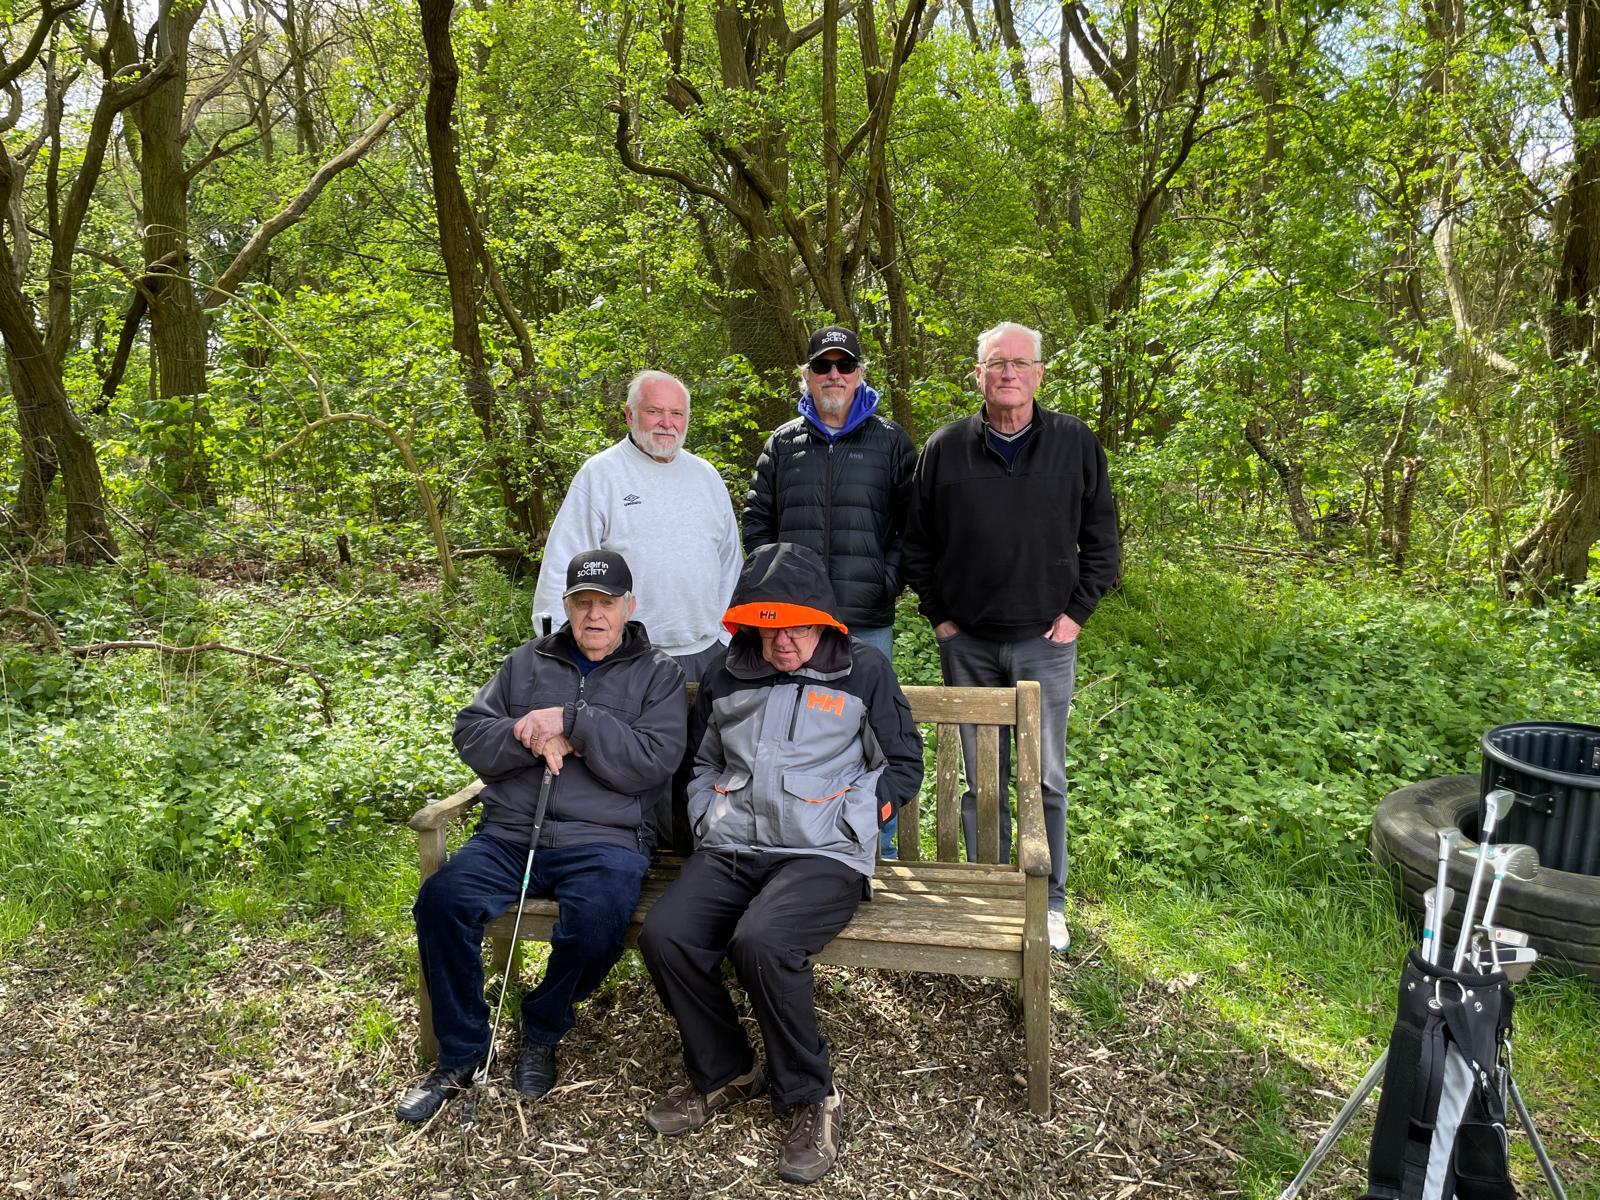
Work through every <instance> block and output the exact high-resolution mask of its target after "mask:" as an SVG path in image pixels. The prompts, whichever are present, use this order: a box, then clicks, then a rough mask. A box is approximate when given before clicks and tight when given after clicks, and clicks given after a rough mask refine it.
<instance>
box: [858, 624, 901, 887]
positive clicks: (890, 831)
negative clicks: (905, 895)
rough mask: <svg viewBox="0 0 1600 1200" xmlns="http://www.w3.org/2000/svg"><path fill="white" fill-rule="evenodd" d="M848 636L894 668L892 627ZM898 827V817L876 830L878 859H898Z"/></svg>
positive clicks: (881, 627) (859, 629)
mask: <svg viewBox="0 0 1600 1200" xmlns="http://www.w3.org/2000/svg"><path fill="white" fill-rule="evenodd" d="M850 636H851V637H853V638H856V639H858V640H859V641H863V642H865V643H866V644H867V645H869V646H871V647H872V648H873V649H874V650H876V651H878V652H879V653H880V654H882V655H883V656H884V657H885V658H887V659H888V660H889V666H890V667H893V666H894V626H893V625H881V626H879V627H878V628H876V629H866V628H863V627H862V626H860V625H852V626H851V627H850ZM899 827H900V818H899V817H890V818H889V822H888V824H886V825H884V826H883V827H882V828H881V829H879V830H878V857H879V858H899V857H900V852H899V850H897V849H896V848H895V842H894V833H895V830H896V829H898V828H899Z"/></svg>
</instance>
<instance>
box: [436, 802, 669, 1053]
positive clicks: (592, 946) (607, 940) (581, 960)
mask: <svg viewBox="0 0 1600 1200" xmlns="http://www.w3.org/2000/svg"><path fill="white" fill-rule="evenodd" d="M527 857H528V847H527V844H526V843H520V844H519V843H517V842H513V841H508V840H506V839H505V838H501V837H496V836H495V835H494V834H490V833H476V834H474V835H473V836H472V837H471V839H469V840H468V842H467V844H466V845H465V846H463V847H461V849H460V850H458V851H456V853H455V854H454V855H452V856H451V857H450V858H449V860H447V861H446V862H445V864H444V866H442V867H440V868H439V870H438V871H436V872H435V873H434V874H433V875H430V876H429V877H428V878H427V879H426V880H425V881H424V882H423V884H422V887H421V888H420V889H419V890H418V892H417V902H416V904H415V905H413V906H412V909H411V914H412V916H413V917H415V918H416V922H417V950H418V955H419V957H420V959H421V963H422V975H423V978H424V979H425V980H426V981H427V984H428V995H429V996H430V997H431V999H432V1000H433V1031H434V1033H435V1035H436V1036H437V1037H438V1039H439V1065H440V1066H441V1067H458V1066H463V1065H465V1064H467V1063H472V1062H479V1061H481V1060H482V1059H483V1058H484V1057H485V1056H487V1055H488V1053H489V1050H490V1046H489V1005H488V1004H487V1003H486V1002H485V1001H484V998H483V928H484V926H485V925H487V924H488V923H489V922H490V921H492V920H494V918H496V917H498V916H499V915H500V914H501V913H503V912H505V910H506V909H507V908H509V907H510V906H511V905H513V904H515V903H516V901H517V892H518V890H519V889H520V888H521V887H522V867H523V864H524V863H525V862H526V861H527ZM649 865H650V860H649V859H648V858H646V857H645V856H644V855H642V854H640V853H638V852H637V851H635V850H630V849H628V848H626V847H624V846H611V845H605V844H601V843H597V842H590V843H587V844H585V845H580V846H545V847H541V848H540V850H539V852H538V853H537V854H535V855H534V856H533V873H532V876H531V877H530V878H529V880H528V895H529V896H543V897H552V896H553V897H554V898H555V900H556V903H557V904H558V905H559V906H560V915H559V916H558V917H557V918H556V924H555V929H554V930H553V931H552V933H551V936H550V959H549V962H548V963H547V964H546V966H545V972H544V978H543V979H542V980H540V981H539V986H538V987H536V988H534V990H533V991H531V992H529V993H528V994H527V995H526V996H524V997H523V998H522V1035H523V1038H524V1039H525V1040H526V1041H530V1042H540V1043H543V1044H545V1045H551V1046H553V1045H555V1043H557V1042H559V1041H560V1040H561V1037H562V1035H563V1034H565V1033H566V1032H567V1030H569V1029H571V1028H572V1025H573V1022H574V1020H576V1016H575V1014H574V1013H573V1005H575V1004H576V1003H578V1001H580V1000H583V999H584V998H585V997H587V996H588V995H589V993H590V992H592V991H594V989H595V988H597V987H599V986H600V984H601V982H602V981H603V980H604V979H605V977H606V974H607V973H608V972H609V971H610V970H611V968H612V966H614V965H615V964H616V961H617V959H618V958H620V957H621V956H622V939H623V937H624V936H626V934H627V932H628V919H629V918H630V917H631V916H632V915H633V910H634V907H635V906H636V905H637V904H638V903H639V885H640V883H641V882H642V881H643V879H644V873H645V870H646V868H648V867H649Z"/></svg>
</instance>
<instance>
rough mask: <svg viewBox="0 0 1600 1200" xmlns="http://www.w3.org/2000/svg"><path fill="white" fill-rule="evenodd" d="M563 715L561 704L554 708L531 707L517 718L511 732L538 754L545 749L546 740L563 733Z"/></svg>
mask: <svg viewBox="0 0 1600 1200" xmlns="http://www.w3.org/2000/svg"><path fill="white" fill-rule="evenodd" d="M563 715H564V714H563V712H562V709H561V706H560V705H559V704H558V705H556V706H555V707H554V708H535V709H530V710H529V711H528V712H526V713H524V714H523V715H522V716H520V717H518V718H517V723H516V724H515V725H513V726H512V727H511V734H512V736H513V737H515V738H516V739H517V741H519V742H521V743H522V744H523V745H524V746H526V747H527V748H528V750H529V752H530V753H533V754H538V753H540V752H541V751H542V750H543V749H544V744H545V742H547V741H549V740H550V739H551V738H553V737H556V736H557V735H559V734H560V733H561V722H562V718H563Z"/></svg>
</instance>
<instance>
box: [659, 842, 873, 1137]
mask: <svg viewBox="0 0 1600 1200" xmlns="http://www.w3.org/2000/svg"><path fill="white" fill-rule="evenodd" d="M864 884H865V880H864V878H863V877H862V875H861V874H860V872H858V871H855V870H853V869H852V868H850V867H848V866H846V865H845V864H844V863H841V862H835V861H834V860H833V859H830V858H821V857H818V856H816V855H811V854H773V853H767V852H764V851H755V850H750V851H731V850H702V851H697V852H696V853H695V854H693V855H691V856H690V857H689V859H688V861H686V862H685V863H684V864H683V870H682V872H681V873H680V874H679V875H678V878H677V879H676V880H674V881H673V883H672V885H671V886H670V887H668V888H667V890H666V892H665V893H664V894H663V895H662V897H661V899H659V900H657V901H656V902H655V904H654V905H653V906H652V907H651V909H650V915H649V916H648V917H646V918H645V923H644V929H643V931H642V932H641V933H640V934H639V950H640V951H641V953H643V955H644V961H645V965H646V966H647V967H648V968H649V970H650V978H651V980H652V981H653V982H654V983H655V985H656V994H657V995H659V996H660V997H661V1002H662V1003H663V1004H665V1005H666V1007H667V1011H668V1012H670V1013H671V1014H672V1016H673V1019H674V1020H675V1021H677V1023H678V1032H679V1034H680V1036H681V1037H682V1039H683V1063H684V1066H685V1068H686V1069H687V1070H688V1073H689V1081H690V1082H691V1083H693V1084H694V1086H695V1087H696V1088H698V1089H699V1090H700V1091H702V1092H711V1091H715V1090H716V1089H717V1088H719V1087H721V1086H723V1084H725V1083H727V1082H728V1081H729V1080H731V1079H733V1078H735V1077H736V1076H739V1075H743V1074H745V1073H746V1072H747V1071H749V1070H750V1068H751V1066H752V1065H753V1064H754V1062H755V1053H754V1051H753V1050H752V1049H751V1046H750V1040H749V1039H748V1038H747V1037H746V1036H745V1032H744V1028H743V1026H742V1025H740V1023H739V1015H738V1013H737V1011H736V1010H735V1009H734V1006H733V999H732V997H730V996H729V995H728V989H727V988H726V987H724V986H723V983H722V962H723V959H727V960H728V961H729V962H731V963H732V964H733V969H734V972H735V974H737V975H738V977H739V982H740V983H741V984H742V985H743V986H744V990H745V992H746V994H747V995H749V997H750V1005H751V1007H752V1008H754V1009H755V1015H756V1024H757V1025H759V1026H760V1028H761V1040H762V1042H763V1043H765V1046H766V1054H767V1078H768V1079H769V1081H770V1082H771V1085H772V1106H773V1108H775V1109H777V1110H778V1111H779V1112H782V1111H783V1110H785V1109H788V1108H793V1107H794V1106H795V1105H799V1104H814V1103H816V1102H818V1101H820V1100H822V1099H823V1098H825V1097H826V1096H827V1094H828V1091H829V1089H830V1088H831V1087H832V1086H833V1072H832V1070H831V1069H830V1068H829V1065H828V1043H827V1042H826V1041H824V1040H823V1037H822V1035H821V1034H820V1033H819V1032H818V1031H817V1006H816V995H815V985H814V983H813V981H812V975H811V956H812V955H813V954H816V953H818V952H820V951H821V950H822V948H823V947H824V946H826V945H827V944H828V943H829V942H831V941H832V940H833V939H834V936H835V935H836V934H837V933H838V932H839V931H840V930H841V929H843V928H844V927H845V926H846V925H847V924H849V922H850V918H851V917H852V916H853V915H854V914H855V911H856V906H857V905H858V904H859V903H860V902H861V897H862V893H863V891H864Z"/></svg>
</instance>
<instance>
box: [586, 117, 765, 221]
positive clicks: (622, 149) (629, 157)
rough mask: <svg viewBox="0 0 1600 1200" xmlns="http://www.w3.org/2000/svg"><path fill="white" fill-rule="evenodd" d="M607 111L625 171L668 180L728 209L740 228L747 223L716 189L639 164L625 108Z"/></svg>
mask: <svg viewBox="0 0 1600 1200" xmlns="http://www.w3.org/2000/svg"><path fill="white" fill-rule="evenodd" d="M608 107H609V108H610V109H611V111H612V112H614V113H616V114H617V134H616V137H615V138H613V139H612V141H613V143H614V144H615V145H616V148H617V155H618V157H620V158H621V159H622V165H623V166H625V167H627V168H628V170H630V171H632V172H633V173H634V174H635V175H648V176H650V177H651V178H653V179H670V180H672V182H673V183H675V184H677V185H678V186H679V187H681V188H683V189H684V190H685V191H689V192H693V193H694V194H695V195H696V196H704V197H705V198H706V199H707V200H715V201H716V202H717V203H718V204H720V205H722V207H723V208H725V209H727V211H728V212H729V213H730V214H731V215H732V216H734V217H736V218H738V219H739V222H740V224H746V223H747V221H748V217H747V216H746V215H741V210H740V209H739V206H738V205H736V204H735V203H734V202H733V201H732V199H730V198H729V197H728V196H726V195H724V194H723V193H722V192H719V191H718V190H717V189H716V188H714V187H709V186H707V185H706V184H703V183H701V182H699V181H698V180H696V179H692V178H690V177H689V176H688V175H685V174H684V173H683V172H682V171H676V170H673V169H672V168H671V167H653V166H651V165H650V164H649V163H646V162H641V161H640V160H639V159H638V158H636V157H635V156H634V153H633V133H632V128H631V120H630V118H629V116H628V109H627V106H626V105H624V104H623V103H621V102H620V101H616V100H613V101H612V102H611V104H610V105H609V106H608Z"/></svg>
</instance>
